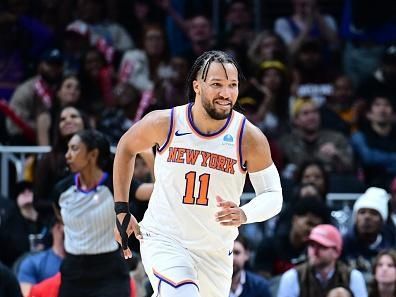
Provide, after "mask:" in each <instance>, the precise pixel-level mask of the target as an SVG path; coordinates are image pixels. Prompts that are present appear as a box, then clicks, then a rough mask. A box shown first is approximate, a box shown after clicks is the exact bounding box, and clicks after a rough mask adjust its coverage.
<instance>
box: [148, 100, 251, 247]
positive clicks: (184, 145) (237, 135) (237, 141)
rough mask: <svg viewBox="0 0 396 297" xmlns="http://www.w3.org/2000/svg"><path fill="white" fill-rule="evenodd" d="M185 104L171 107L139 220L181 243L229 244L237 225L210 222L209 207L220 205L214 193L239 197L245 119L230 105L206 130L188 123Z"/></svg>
mask: <svg viewBox="0 0 396 297" xmlns="http://www.w3.org/2000/svg"><path fill="white" fill-rule="evenodd" d="M191 109H192V104H188V105H183V106H178V107H175V108H174V109H172V111H171V124H170V129H169V133H168V138H167V140H166V142H165V143H164V144H163V145H162V147H160V148H159V149H158V152H157V155H156V158H155V164H154V173H155V184H154V190H153V193H152V195H151V199H150V202H149V206H148V209H147V211H146V213H145V215H144V218H143V220H142V222H141V224H140V225H141V226H142V228H143V230H147V231H151V232H156V233H161V234H164V235H166V236H169V237H171V238H173V239H175V240H177V241H178V242H180V243H181V244H182V245H183V246H184V247H186V248H190V249H221V248H230V247H231V248H232V246H233V241H234V239H235V238H236V236H237V235H238V229H237V228H236V227H230V226H222V225H220V223H219V222H216V220H215V213H216V212H218V211H220V210H221V209H220V208H219V207H217V206H216V196H220V197H222V198H223V199H224V200H230V201H233V202H235V203H236V204H237V205H239V203H240V197H241V194H242V191H243V187H244V183H245V177H246V168H245V167H244V166H243V165H242V164H241V160H242V156H241V142H242V140H241V139H242V138H241V136H242V134H243V130H244V125H245V121H246V120H245V117H244V116H243V115H242V114H240V113H238V112H236V111H232V113H231V115H230V117H229V118H228V120H227V122H226V124H225V125H224V127H222V128H221V129H220V130H219V131H218V132H216V133H213V134H209V135H208V134H203V133H202V132H200V131H199V130H198V128H197V127H196V126H194V123H193V119H192V114H191ZM143 236H144V234H143Z"/></svg>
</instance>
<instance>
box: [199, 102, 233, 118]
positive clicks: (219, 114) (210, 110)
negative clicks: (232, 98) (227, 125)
mask: <svg viewBox="0 0 396 297" xmlns="http://www.w3.org/2000/svg"><path fill="white" fill-rule="evenodd" d="M216 99H217V98H216ZM216 99H215V100H216ZM219 99H220V98H219ZM221 99H222V98H221ZM202 106H203V107H204V109H205V111H206V112H207V114H208V115H209V116H210V117H211V118H212V119H214V120H218V121H221V120H225V119H226V118H228V117H229V115H230V114H231V111H232V108H233V105H231V108H230V110H229V111H227V110H220V111H218V110H216V108H215V107H214V105H213V104H212V103H211V102H210V101H209V100H207V99H206V98H205V97H204V98H203V100H202Z"/></svg>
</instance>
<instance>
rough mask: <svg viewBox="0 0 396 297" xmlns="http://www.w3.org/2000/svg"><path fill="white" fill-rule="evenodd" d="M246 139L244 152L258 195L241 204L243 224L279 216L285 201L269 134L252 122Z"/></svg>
mask: <svg viewBox="0 0 396 297" xmlns="http://www.w3.org/2000/svg"><path fill="white" fill-rule="evenodd" d="M245 128H246V130H245V134H244V135H243V139H242V154H243V156H244V159H245V161H246V165H247V170H248V172H249V178H250V181H251V183H252V186H253V188H254V190H255V193H256V197H254V198H253V199H252V200H250V201H249V202H248V203H247V204H245V205H243V206H242V207H241V209H242V211H243V214H242V217H243V218H242V220H243V221H242V223H243V224H247V223H254V222H262V221H265V220H267V219H269V218H271V217H273V216H275V215H277V214H278V213H279V212H280V210H281V208H282V203H283V198H282V187H281V183H280V177H279V173H278V170H277V168H276V166H275V164H274V163H273V161H272V158H271V151H270V147H269V144H268V140H267V138H266V137H265V135H264V134H263V133H262V132H261V131H260V129H258V128H257V127H255V126H254V125H252V124H251V123H249V122H246V127H245Z"/></svg>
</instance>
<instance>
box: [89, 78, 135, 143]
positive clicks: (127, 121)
mask: <svg viewBox="0 0 396 297" xmlns="http://www.w3.org/2000/svg"><path fill="white" fill-rule="evenodd" d="M113 93H114V95H113V96H114V101H115V102H114V103H115V104H114V106H113V107H110V108H106V110H104V111H103V113H101V115H100V116H99V117H98V121H97V122H98V123H97V129H98V130H99V131H101V132H102V133H104V134H105V135H106V136H107V137H108V138H109V141H110V143H111V145H117V143H118V141H119V140H120V138H121V136H122V134H124V133H125V132H126V131H127V130H128V129H129V128H130V127H131V126H132V124H133V123H134V122H135V120H136V119H135V117H136V113H137V110H138V108H139V103H140V95H141V93H140V92H139V90H137V89H136V88H134V87H133V86H132V85H131V84H130V83H128V82H125V83H119V84H118V85H117V86H116V87H115V88H114V89H113Z"/></svg>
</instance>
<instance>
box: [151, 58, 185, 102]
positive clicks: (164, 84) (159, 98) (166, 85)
mask: <svg viewBox="0 0 396 297" xmlns="http://www.w3.org/2000/svg"><path fill="white" fill-rule="evenodd" d="M188 69H189V64H188V62H187V60H186V59H185V58H183V57H181V56H174V57H172V58H171V59H170V62H169V66H168V68H167V69H163V71H162V72H161V73H159V81H158V82H157V85H156V86H155V89H154V97H155V103H154V105H156V106H158V108H160V109H166V108H172V107H174V106H178V105H183V104H186V103H187V102H188V100H189V98H186V94H185V88H184V87H185V86H184V85H185V79H186V77H187V75H188ZM164 70H166V71H164Z"/></svg>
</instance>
